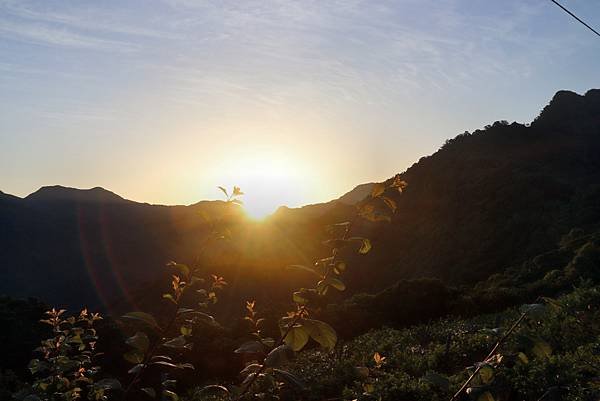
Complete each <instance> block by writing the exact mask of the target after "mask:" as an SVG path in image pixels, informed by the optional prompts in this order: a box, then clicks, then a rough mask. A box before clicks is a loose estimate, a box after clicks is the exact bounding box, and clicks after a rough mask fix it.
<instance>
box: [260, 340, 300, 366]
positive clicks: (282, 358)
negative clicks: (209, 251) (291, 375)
mask: <svg viewBox="0 0 600 401" xmlns="http://www.w3.org/2000/svg"><path fill="white" fill-rule="evenodd" d="M293 356H294V351H292V349H291V348H290V346H289V345H287V344H283V345H280V346H279V347H277V348H275V349H273V350H272V351H271V352H269V354H268V355H267V357H266V358H265V364H266V365H267V366H269V367H277V366H281V365H283V364H284V363H286V362H288V361H290V360H291V359H292V357H293Z"/></svg>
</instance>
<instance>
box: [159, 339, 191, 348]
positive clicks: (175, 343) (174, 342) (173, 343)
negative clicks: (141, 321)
mask: <svg viewBox="0 0 600 401" xmlns="http://www.w3.org/2000/svg"><path fill="white" fill-rule="evenodd" d="M163 346H164V347H168V348H175V349H191V348H192V344H189V343H188V342H187V340H186V339H185V337H184V336H179V337H175V338H172V339H171V340H169V341H167V342H165V343H163Z"/></svg>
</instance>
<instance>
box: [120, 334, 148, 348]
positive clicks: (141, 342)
mask: <svg viewBox="0 0 600 401" xmlns="http://www.w3.org/2000/svg"><path fill="white" fill-rule="evenodd" d="M125 343H126V344H127V345H129V346H131V347H133V348H135V349H137V350H139V351H141V353H144V352H146V351H147V350H148V347H150V340H149V339H148V336H147V335H146V333H143V332H141V331H138V332H137V333H135V335H134V336H132V337H129V338H128V339H127V340H125Z"/></svg>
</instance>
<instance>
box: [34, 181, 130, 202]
mask: <svg viewBox="0 0 600 401" xmlns="http://www.w3.org/2000/svg"><path fill="white" fill-rule="evenodd" d="M25 199H26V200H28V201H36V202H39V201H42V202H56V201H62V202H64V201H67V202H68V201H71V202H126V199H123V198H122V197H120V196H119V195H117V194H115V193H114V192H111V191H109V190H107V189H104V188H102V187H94V188H90V189H78V188H70V187H64V186H62V185H51V186H44V187H41V188H40V189H38V190H37V191H35V192H34V193H32V194H30V195H28V196H27V197H26V198H25Z"/></svg>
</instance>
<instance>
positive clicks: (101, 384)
mask: <svg viewBox="0 0 600 401" xmlns="http://www.w3.org/2000/svg"><path fill="white" fill-rule="evenodd" d="M94 388H96V389H103V390H120V389H121V382H120V381H118V380H117V379H102V380H100V381H98V382H96V383H94Z"/></svg>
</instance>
